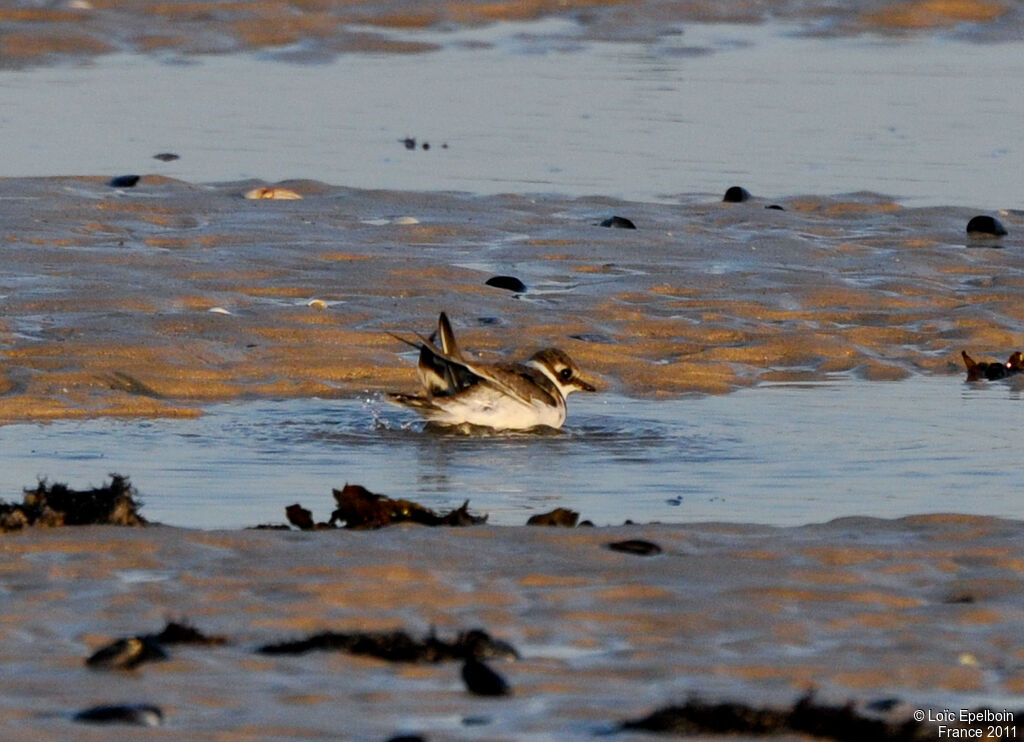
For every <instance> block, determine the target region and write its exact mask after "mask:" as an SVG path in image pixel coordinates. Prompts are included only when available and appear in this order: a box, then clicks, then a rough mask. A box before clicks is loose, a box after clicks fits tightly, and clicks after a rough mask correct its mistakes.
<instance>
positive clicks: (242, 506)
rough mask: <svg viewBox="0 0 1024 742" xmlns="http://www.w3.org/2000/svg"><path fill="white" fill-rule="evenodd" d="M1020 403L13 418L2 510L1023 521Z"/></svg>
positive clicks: (895, 396) (876, 388)
mask: <svg viewBox="0 0 1024 742" xmlns="http://www.w3.org/2000/svg"><path fill="white" fill-rule="evenodd" d="M581 397H582V398H581ZM1022 403H1024V400H1022V399H1021V392H1020V390H1019V389H1017V388H1014V387H1010V386H1007V385H1005V384H999V383H996V384H991V385H987V386H979V385H965V384H963V383H962V382H961V381H960V379H959V378H957V377H930V378H916V379H914V380H913V381H909V382H899V383H883V382H870V383H869V382H863V381H851V380H846V379H843V380H837V381H835V382H829V383H817V384H775V385H763V386H760V387H758V388H754V389H748V390H743V391H740V392H737V393H735V394H731V395H725V396H709V397H701V398H688V399H679V400H674V401H668V402H666V401H657V402H654V401H645V400H637V399H628V398H624V397H618V396H614V395H599V396H594V397H587V396H585V395H577V396H574V397H573V398H572V400H571V404H570V418H569V423H568V425H567V426H566V428H565V430H563V431H562V432H560V433H555V432H551V433H547V434H495V435H490V436H465V435H458V434H446V433H435V432H431V431H425V430H424V429H423V425H422V423H420V422H419V421H418V420H417V419H414V418H413V417H411V416H410V415H409V414H408V413H407V412H406V411H405V410H402V409H400V408H397V407H393V406H391V405H389V404H387V403H385V402H383V401H381V400H380V399H376V398H371V399H368V400H366V401H346V400H296V401H286V402H266V401H261V402H245V403H232V404H224V405H217V406H214V407H212V408H210V410H209V414H207V415H206V416H204V417H202V418H200V419H197V420H156V421H151V420H134V421H111V420H96V421H88V422H57V423H53V424H48V425H30V424H20V425H10V426H6V427H2V428H0V446H2V448H3V450H4V452H5V482H4V486H5V488H6V489H7V492H6V493H5V495H6V496H7V497H8V499H10V497H11V496H12V494H13V493H11V489H13V488H16V487H17V486H19V485H23V486H28V485H31V484H32V483H33V482H34V480H35V478H36V477H37V476H42V477H49V478H51V479H53V480H57V481H68V482H70V483H71V484H72V485H74V486H85V485H86V484H87V483H92V484H99V483H100V480H102V479H103V477H104V475H105V474H106V473H108V472H119V473H124V474H128V475H129V476H131V478H132V480H133V482H134V483H135V484H136V486H137V487H138V489H139V491H140V495H141V498H142V499H143V501H144V502H145V508H144V510H143V514H144V515H146V516H147V517H149V518H151V519H153V520H156V521H160V522H164V523H168V524H172V525H182V526H198V527H205V528H212V527H227V528H236V527H243V526H251V525H256V524H258V523H266V522H283V520H284V508H285V507H286V506H287V505H290V504H291V503H293V502H296V501H298V502H301V503H302V504H303V505H304V506H306V507H308V508H310V509H312V510H313V512H314V514H315V516H316V517H318V518H319V519H323V520H326V519H327V518H328V516H329V515H330V511H331V510H332V506H333V500H332V498H331V494H330V493H331V488H332V487H339V488H340V487H341V486H342V485H343V484H345V483H346V482H349V483H358V484H362V485H364V486H366V487H368V488H369V489H371V490H373V491H375V492H380V493H384V494H388V495H391V496H393V497H398V496H401V497H407V498H410V499H415V500H417V501H419V502H421V503H423V504H425V505H427V506H429V507H432V508H436V509H448V508H452V507H457V506H458V505H460V504H461V503H462V501H463V500H466V499H468V500H469V501H470V506H471V509H472V510H473V511H475V512H483V513H488V514H490V518H491V522H492V523H497V524H505V525H510V524H521V523H523V522H525V520H526V518H527V517H528V516H529V515H531V514H533V513H534V512H542V511H545V510H548V509H551V508H554V507H568V508H572V509H574V510H577V511H579V512H580V513H581V514H582V517H583V518H589V519H591V520H593V521H594V522H595V523H597V524H614V523H621V522H623V521H625V520H627V519H632V520H635V521H640V522H649V521H661V522H690V521H728V522H746V523H761V524H770V525H796V524H805V523H814V522H821V521H826V520H830V519H833V518H837V517H841V516H849V515H868V516H877V517H885V518H893V517H899V516H903V515H908V514H913V513H934V512H953V511H955V512H967V513H973V514H984V515H996V516H1001V517H1008V518H1021V517H1024V505H1022V504H1021V502H1020V499H1019V497H1017V494H1016V493H1017V491H1018V481H1019V477H1020V469H1019V448H1018V446H1017V445H1016V438H1015V437H1014V436H1013V435H1012V431H1013V430H1015V429H1016V427H1017V420H1018V417H1019V414H1020V405H1021V404H1022Z"/></svg>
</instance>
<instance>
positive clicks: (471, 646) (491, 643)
mask: <svg viewBox="0 0 1024 742" xmlns="http://www.w3.org/2000/svg"><path fill="white" fill-rule="evenodd" d="M258 651H259V652H260V654H305V653H306V652H313V651H334V652H347V653H348V654H358V655H366V656H370V657H376V658H378V659H382V660H387V661H389V662H412V663H436V662H446V661H451V660H466V659H470V658H475V659H490V658H503V659H516V658H518V657H519V654H518V653H517V652H516V650H515V649H514V648H513V647H512V645H510V644H508V643H507V642H503V641H501V640H500V639H494V638H493V637H491V635H490V634H488V633H487V632H486V631H483V630H481V629H470V630H469V631H463V632H461V633H460V634H459V635H458V636H456V637H455V639H454V641H444V640H442V639H438V638H437V636H435V635H434V633H433V631H431V633H430V634H428V635H427V636H425V637H424V638H423V639H414V638H413V637H411V636H410V635H409V634H408V633H406V632H405V631H402V630H396V631H357V632H337V631H324V632H321V633H319V634H313V635H311V636H309V637H307V638H305V639H299V640H296V641H288V642H280V643H277V644H265V645H264V646H262V647H260V648H259V650H258Z"/></svg>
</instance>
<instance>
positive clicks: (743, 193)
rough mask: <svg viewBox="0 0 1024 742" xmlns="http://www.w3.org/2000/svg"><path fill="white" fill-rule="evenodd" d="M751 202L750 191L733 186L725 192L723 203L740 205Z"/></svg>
mask: <svg viewBox="0 0 1024 742" xmlns="http://www.w3.org/2000/svg"><path fill="white" fill-rule="evenodd" d="M749 200H750V191H748V190H747V189H746V188H741V187H740V186H732V187H731V188H728V189H727V190H726V191H725V196H723V197H722V201H724V202H725V203H727V204H738V203H742V202H743V201H749Z"/></svg>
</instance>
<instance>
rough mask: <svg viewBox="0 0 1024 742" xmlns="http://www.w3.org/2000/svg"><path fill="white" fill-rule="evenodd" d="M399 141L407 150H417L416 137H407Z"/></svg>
mask: <svg viewBox="0 0 1024 742" xmlns="http://www.w3.org/2000/svg"><path fill="white" fill-rule="evenodd" d="M398 141H400V142H401V143H402V144H404V145H405V148H406V149H416V138H415V137H406V138H405V139H399V140H398Z"/></svg>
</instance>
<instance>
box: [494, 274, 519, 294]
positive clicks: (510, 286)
mask: <svg viewBox="0 0 1024 742" xmlns="http://www.w3.org/2000/svg"><path fill="white" fill-rule="evenodd" d="M484 283H485V284H486V285H487V286H493V287H494V288H496V289H505V290H507V291H514V292H516V293H517V294H521V293H523V292H524V291H526V284H525V283H523V282H522V281H520V280H519V279H518V278H516V277H515V276H492V277H491V278H488V279H487V280H486V281H484Z"/></svg>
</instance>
